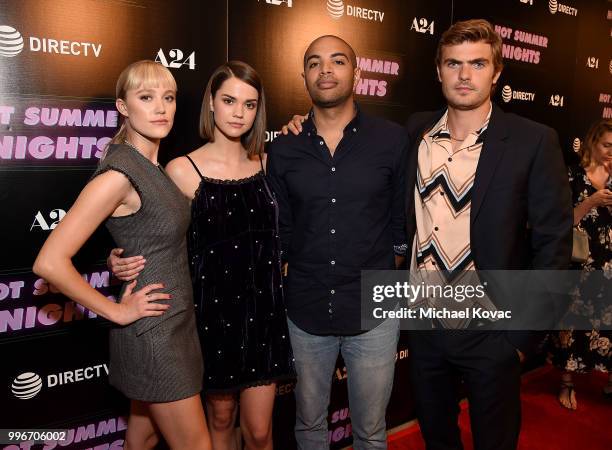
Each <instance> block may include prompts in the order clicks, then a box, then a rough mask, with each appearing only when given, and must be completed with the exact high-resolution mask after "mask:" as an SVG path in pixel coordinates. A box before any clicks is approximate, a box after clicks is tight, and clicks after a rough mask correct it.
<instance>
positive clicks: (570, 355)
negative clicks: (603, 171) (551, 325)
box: [551, 166, 612, 373]
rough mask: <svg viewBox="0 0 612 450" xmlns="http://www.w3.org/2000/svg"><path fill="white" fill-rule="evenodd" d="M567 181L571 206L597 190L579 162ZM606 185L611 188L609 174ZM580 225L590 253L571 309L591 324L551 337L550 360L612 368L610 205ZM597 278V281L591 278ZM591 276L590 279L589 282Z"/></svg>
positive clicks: (579, 367) (575, 367)
mask: <svg viewBox="0 0 612 450" xmlns="http://www.w3.org/2000/svg"><path fill="white" fill-rule="evenodd" d="M569 181H570V185H571V188H572V201H573V204H574V207H576V206H577V205H578V204H579V203H581V202H582V201H584V199H586V198H587V197H589V196H591V195H593V194H594V193H595V192H597V189H596V188H595V187H594V186H593V185H592V184H591V181H590V180H589V178H588V177H587V174H586V172H585V170H584V168H582V167H581V166H574V167H570V169H569ZM606 188H607V189H611V190H612V177H610V178H609V179H608V182H607V183H606ZM579 227H580V228H582V229H583V230H585V231H586V232H587V234H588V236H589V256H588V259H587V261H586V262H585V263H584V264H576V265H575V267H574V268H575V269H582V271H583V272H582V274H581V277H580V279H581V284H580V285H578V286H577V287H576V288H575V290H574V291H573V293H572V300H573V301H572V305H571V307H570V313H571V314H574V315H576V316H580V317H582V318H584V319H585V320H586V321H588V322H587V323H588V324H589V325H590V327H592V329H590V330H586V328H588V326H586V327H584V328H585V329H582V330H571V329H570V330H566V331H560V332H558V333H554V334H553V335H552V336H551V338H552V356H553V363H554V364H555V365H556V366H557V367H559V368H560V369H562V370H565V371H568V372H575V373H583V372H587V371H588V370H591V369H595V370H600V371H602V372H610V371H611V370H612V345H611V342H610V340H611V339H612V332H610V331H604V330H610V328H611V327H612V209H611V208H608V207H606V206H600V207H597V208H592V209H591V210H590V211H589V212H588V213H587V214H585V216H584V217H583V218H582V220H581V221H580V224H579ZM594 278H597V281H596V282H593V279H594ZM589 280H590V282H589Z"/></svg>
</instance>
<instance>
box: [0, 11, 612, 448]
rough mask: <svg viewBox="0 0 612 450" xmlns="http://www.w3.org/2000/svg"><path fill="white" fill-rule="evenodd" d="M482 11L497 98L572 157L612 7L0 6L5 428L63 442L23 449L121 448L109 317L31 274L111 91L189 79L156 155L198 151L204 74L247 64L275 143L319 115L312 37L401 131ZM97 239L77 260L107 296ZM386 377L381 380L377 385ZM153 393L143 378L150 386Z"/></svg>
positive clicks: (0, 419)
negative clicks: (139, 64)
mask: <svg viewBox="0 0 612 450" xmlns="http://www.w3.org/2000/svg"><path fill="white" fill-rule="evenodd" d="M476 17H482V18H486V19H488V20H490V21H491V22H492V23H493V24H494V25H495V27H496V30H497V31H498V33H499V34H500V35H501V36H502V39H503V42H504V45H503V56H504V63H505V69H504V72H503V74H502V76H501V78H500V81H499V84H498V87H497V89H496V92H495V96H494V97H495V98H494V99H495V101H496V102H497V103H498V104H499V105H501V106H502V108H503V109H505V110H507V111H513V112H516V113H518V114H521V115H524V116H526V117H529V118H531V119H534V120H537V121H539V122H543V123H545V124H548V125H550V126H552V127H554V128H555V129H556V130H557V131H558V132H559V136H560V139H561V143H562V146H563V149H564V152H565V156H566V160H567V161H568V162H573V161H575V159H576V156H575V153H574V152H575V150H576V149H577V148H578V147H579V145H580V142H581V139H582V138H583V136H584V134H585V132H586V130H587V128H588V126H589V125H590V124H591V123H592V122H594V121H596V120H597V119H600V118H602V117H607V118H611V117H612V98H611V94H612V59H611V58H612V51H611V50H612V45H611V44H612V2H610V1H609V0H563V1H562V2H559V1H556V0H503V1H502V0H500V1H496V2H490V1H488V0H412V1H409V2H408V1H403V0H349V1H342V0H211V1H206V2H201V1H196V0H175V1H173V2H167V1H164V0H78V1H77V0H20V1H11V0H0V208H1V209H2V220H1V221H0V248H1V249H2V257H1V258H0V358H1V359H2V362H1V364H0V428H61V429H66V430H68V440H67V441H65V442H62V443H56V442H48V443H46V444H33V443H31V442H16V443H14V444H6V445H2V446H1V448H4V449H6V450H18V449H39V448H40V449H42V448H44V449H53V448H56V447H57V448H67V449H96V450H103V449H104V450H106V449H112V450H116V449H120V448H122V447H123V436H124V433H125V429H126V414H127V411H128V409H127V407H128V402H127V401H126V400H125V399H124V398H122V396H121V395H120V394H119V393H118V392H116V391H115V390H114V389H113V388H111V387H110V386H109V385H108V365H107V364H108V346H107V336H108V329H109V324H108V322H106V321H104V320H103V319H100V318H98V317H96V315H95V314H94V313H93V312H91V311H88V310H87V309H84V308H83V307H81V306H79V305H77V304H75V303H74V302H71V301H69V300H68V299H66V298H65V297H63V296H62V295H61V294H58V293H57V291H56V290H55V289H54V287H53V286H50V285H49V284H48V283H46V282H45V280H43V279H40V278H38V277H37V276H35V275H34V274H33V273H32V271H31V266H32V263H33V261H34V258H35V255H36V254H37V252H38V250H39V248H40V246H41V245H42V243H43V242H44V240H45V239H46V237H47V236H48V235H49V233H50V231H51V230H52V229H53V228H54V227H55V226H56V225H57V223H58V222H59V221H60V220H61V219H62V217H63V216H64V215H65V212H66V211H67V210H68V209H69V208H70V206H71V204H72V202H73V201H74V200H75V198H76V196H77V195H78V193H79V191H80V190H81V188H82V187H83V186H84V184H85V183H86V182H87V180H88V178H89V176H90V175H91V173H92V171H93V170H94V168H95V166H96V164H97V162H98V160H99V157H100V155H101V152H102V150H103V148H104V146H105V144H106V143H107V142H108V141H109V139H110V137H111V136H112V135H113V134H114V132H115V130H116V128H117V125H118V119H119V117H118V113H117V112H116V110H115V108H114V98H113V97H114V86H115V81H116V79H117V76H118V75H119V73H120V71H121V70H122V69H123V68H124V67H125V66H126V65H127V64H129V63H130V62H133V61H136V60H140V59H153V60H156V61H157V62H159V63H160V64H163V65H164V66H166V67H168V68H170V70H171V71H172V72H173V74H174V76H175V77H176V79H177V82H178V85H179V95H178V110H177V116H176V120H175V125H174V129H173V131H172V133H171V135H170V136H169V137H168V138H167V139H166V140H165V141H164V142H163V144H162V156H161V159H162V161H168V160H169V159H171V158H173V157H176V156H179V155H182V154H184V153H186V152H188V151H190V150H192V149H194V148H196V147H197V146H199V145H201V141H200V138H199V137H198V133H197V124H198V114H199V109H200V103H201V99H202V94H203V90H204V88H205V86H206V82H207V80H208V77H209V76H210V74H211V73H212V71H213V70H214V69H215V67H217V66H218V65H220V64H222V63H223V62H224V61H226V60H227V59H239V60H243V61H246V62H248V63H249V64H251V65H252V66H253V67H254V68H255V69H256V70H257V71H258V72H259V73H260V74H261V75H262V78H263V80H264V84H265V88H266V96H267V99H268V114H269V115H268V119H269V124H268V131H267V140H268V141H271V140H273V139H274V138H275V137H276V136H277V134H278V130H279V129H280V127H281V125H282V124H284V123H286V122H287V121H288V119H289V118H290V117H291V116H292V115H293V114H302V113H305V112H306V111H308V109H309V107H310V106H309V99H308V96H307V94H306V91H305V89H304V85H303V81H302V78H301V72H302V56H303V52H304V50H305V49H306V47H307V45H308V43H309V42H310V41H312V40H313V39H314V38H316V37H317V36H320V35H323V34H336V35H339V36H341V37H342V38H344V39H345V40H347V41H348V42H350V43H351V44H352V45H353V47H354V48H355V50H356V52H357V55H358V64H359V67H360V68H361V72H362V79H361V80H360V82H359V84H358V86H357V87H356V96H357V99H358V101H359V103H360V104H361V106H362V108H363V109H364V110H365V111H367V112H369V113H371V114H376V115H379V116H382V117H386V118H388V119H390V120H394V121H397V122H399V123H403V122H404V121H405V120H406V119H407V117H408V116H409V115H410V113H412V112H415V111H419V110H431V109H437V108H440V107H442V106H443V104H444V102H443V98H442V97H441V94H440V88H439V83H438V81H437V79H436V72H435V66H434V53H435V48H436V44H437V41H438V39H439V37H440V35H441V33H442V32H443V31H444V30H445V29H446V28H448V26H449V25H450V24H451V23H452V22H454V21H456V20H462V19H467V18H476ZM112 247H113V242H112V240H111V239H110V237H109V236H108V234H107V233H106V231H105V230H104V229H100V230H99V231H98V232H97V233H96V234H95V235H94V237H93V238H92V239H91V240H90V242H88V244H87V245H86V246H85V247H84V248H83V249H82V251H81V252H80V253H79V254H78V255H77V257H76V258H75V264H76V265H77V267H78V269H79V270H80V272H81V273H82V275H83V277H84V278H85V279H86V280H87V281H88V282H89V283H90V284H91V285H92V286H93V287H94V288H96V289H98V290H99V291H100V292H102V293H103V294H104V295H106V296H108V298H109V299H110V300H114V299H115V296H116V295H117V292H118V287H119V286H118V282H117V281H116V280H114V279H113V278H112V277H111V276H110V274H109V271H108V269H107V268H106V266H105V258H106V255H107V254H108V252H109V250H110V249H111V248H112ZM408 358H409V355H408V351H407V345H406V342H405V339H401V340H400V345H399V347H398V353H397V368H396V377H395V384H394V390H393V395H392V399H391V402H390V405H389V409H388V413H387V423H388V426H389V428H393V427H396V426H399V425H401V424H403V423H405V422H406V421H408V420H410V419H412V418H414V408H413V403H412V399H411V395H410V386H409V384H408V375H407V363H408ZM372 376H376V374H372ZM346 381H347V373H346V368H345V367H344V364H343V362H342V360H341V359H339V361H338V365H337V370H336V371H335V374H334V377H333V380H332V383H333V390H332V399H331V405H330V409H329V430H330V431H329V441H330V447H331V448H333V449H338V448H342V447H344V446H347V445H350V443H351V441H352V437H351V436H352V433H351V421H350V415H351V414H350V410H349V407H348V399H347V394H346ZM143 382H146V380H143ZM292 389H293V385H291V384H288V385H280V386H278V388H277V402H276V407H275V413H274V417H275V418H274V420H275V422H274V435H275V445H276V448H279V449H282V450H290V449H293V448H295V442H294V439H293V432H292V428H293V421H294V408H295V405H294V400H293V395H292Z"/></svg>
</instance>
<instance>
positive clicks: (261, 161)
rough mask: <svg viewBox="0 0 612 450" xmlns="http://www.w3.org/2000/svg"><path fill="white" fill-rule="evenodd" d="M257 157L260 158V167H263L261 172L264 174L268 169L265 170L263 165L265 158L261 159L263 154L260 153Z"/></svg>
mask: <svg viewBox="0 0 612 450" xmlns="http://www.w3.org/2000/svg"><path fill="white" fill-rule="evenodd" d="M257 156H259V165H261V171H262V172H263V173H266V169H265V168H264V165H263V158H262V157H261V153H259V154H258V155H257Z"/></svg>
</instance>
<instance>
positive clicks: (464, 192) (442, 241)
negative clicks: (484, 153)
mask: <svg viewBox="0 0 612 450" xmlns="http://www.w3.org/2000/svg"><path fill="white" fill-rule="evenodd" d="M490 117H491V109H489V114H488V115H487V118H486V120H485V122H484V124H483V125H482V127H481V128H480V129H479V130H477V131H476V132H473V133H471V134H469V135H468V136H467V138H466V139H465V140H464V141H463V142H462V143H461V146H460V147H459V148H458V149H457V150H456V151H455V152H453V149H452V142H451V138H450V136H451V135H450V131H449V129H448V125H447V118H448V110H447V111H446V112H445V113H444V115H443V116H442V118H441V119H440V120H439V121H438V123H436V124H435V125H434V126H433V128H432V129H431V130H429V131H428V132H427V133H425V135H424V136H423V139H422V140H421V143H420V145H419V153H418V171H417V184H416V189H415V190H414V203H415V213H416V225H417V231H416V234H415V237H414V242H413V245H412V265H411V267H415V268H417V269H418V270H428V271H444V272H445V273H447V275H448V276H446V277H445V278H447V279H449V281H450V280H452V279H454V278H455V277H456V276H457V275H459V274H460V273H461V272H462V271H464V270H470V269H473V268H474V261H473V259H472V253H471V250H470V209H471V199H472V186H473V185H474V177H475V174H476V166H477V165H478V160H479V158H480V151H481V149H482V144H483V141H484V135H485V131H486V129H487V126H488V124H489V119H490Z"/></svg>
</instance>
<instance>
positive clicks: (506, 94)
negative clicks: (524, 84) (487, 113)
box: [502, 85, 512, 103]
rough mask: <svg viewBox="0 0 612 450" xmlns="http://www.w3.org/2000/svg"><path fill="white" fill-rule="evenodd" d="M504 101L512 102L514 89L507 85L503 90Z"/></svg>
mask: <svg viewBox="0 0 612 450" xmlns="http://www.w3.org/2000/svg"><path fill="white" fill-rule="evenodd" d="M502 99H503V100H504V102H506V103H508V102H509V101H510V100H512V88H511V87H510V86H508V85H505V86H504V88H503V89H502Z"/></svg>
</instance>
